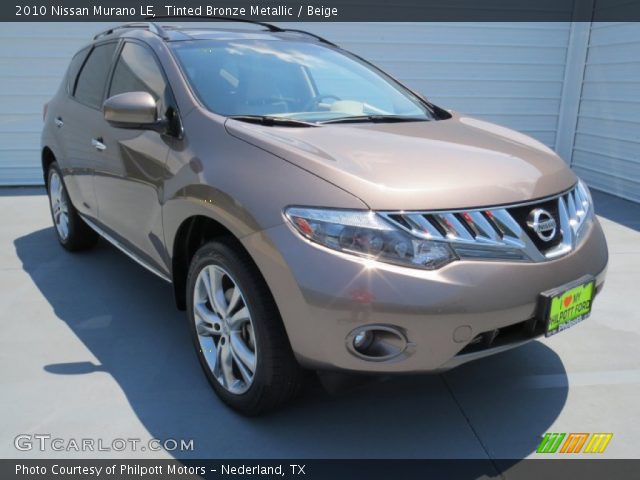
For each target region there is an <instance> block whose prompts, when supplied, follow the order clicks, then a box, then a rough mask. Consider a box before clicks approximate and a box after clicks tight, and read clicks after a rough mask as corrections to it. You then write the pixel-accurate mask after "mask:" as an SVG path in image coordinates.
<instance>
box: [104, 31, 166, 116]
mask: <svg viewBox="0 0 640 480" xmlns="http://www.w3.org/2000/svg"><path fill="white" fill-rule="evenodd" d="M165 91H166V83H165V81H164V77H163V76H162V72H161V71H160V67H159V66H158V64H157V63H156V61H155V59H154V58H153V53H152V52H151V51H150V50H148V49H147V48H146V47H143V46H142V45H138V44H137V43H126V44H125V45H124V48H123V49H122V53H121V54H120V58H119V59H118V63H116V68H115V70H114V72H113V79H112V80H111V88H110V90H109V97H111V96H113V95H117V94H119V93H126V92H148V93H150V94H151V95H152V96H153V98H154V99H155V100H156V101H159V102H160V104H161V105H160V111H162V109H163V108H162V103H163V102H164V100H165V93H166V92H165Z"/></svg>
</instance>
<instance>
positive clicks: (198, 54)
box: [42, 23, 607, 414]
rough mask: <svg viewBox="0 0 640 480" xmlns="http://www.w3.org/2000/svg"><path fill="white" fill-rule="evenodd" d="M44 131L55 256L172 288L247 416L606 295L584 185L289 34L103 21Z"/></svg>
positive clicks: (560, 166) (496, 340)
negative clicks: (322, 384) (99, 246)
mask: <svg viewBox="0 0 640 480" xmlns="http://www.w3.org/2000/svg"><path fill="white" fill-rule="evenodd" d="M44 120H45V126H44V131H43V134H42V167H43V170H44V175H45V179H46V184H47V188H48V192H49V197H50V205H51V213H52V217H53V221H54V224H55V231H56V232H57V236H58V239H59V241H60V243H61V244H62V246H63V247H65V248H66V249H68V250H72V251H75V250H81V249H85V248H88V247H91V246H92V245H93V244H95V242H96V240H97V238H98V236H102V237H104V238H105V239H107V240H108V241H110V242H111V243H113V244H114V245H115V246H116V247H118V248H120V249H121V250H123V251H124V252H125V253H126V254H127V255H129V256H130V257H131V258H133V259H134V260H136V261H137V262H139V263H140V264H142V265H143V266H145V267H146V268H148V269H149V270H151V271H152V272H154V273H156V274H157V275H159V276H160V277H162V278H164V279H166V280H167V281H169V282H172V283H173V285H174V289H175V297H176V300H177V305H178V308H180V309H186V310H187V316H188V319H189V324H190V327H191V331H192V335H193V341H194V343H195V347H196V350H197V354H198V357H199V360H200V363H201V364H202V367H203V369H204V372H205V374H206V375H207V377H208V379H209V381H210V382H211V384H212V386H213V388H214V389H215V391H216V392H217V393H218V395H219V396H220V397H221V398H222V399H223V400H224V401H225V402H226V403H227V404H228V405H230V406H231V407H233V408H235V409H237V410H239V411H241V412H243V413H245V414H256V413H258V412H261V411H264V410H265V409H268V408H272V407H275V406H277V405H279V404H281V403H282V402H284V401H285V400H287V399H289V398H290V397H292V396H293V395H294V394H295V392H296V391H297V389H298V386H299V385H300V383H301V379H302V378H303V374H302V372H303V369H316V370H339V371H351V372H372V373H400V372H427V371H435V370H442V369H447V368H451V367H453V366H456V365H459V364H461V363H463V362H466V361H469V360H472V359H476V358H479V357H483V356H486V355H489V354H492V353H496V352H500V351H503V350H506V349H508V348H512V347H514V346H517V345H520V344H522V343H524V342H526V341H528V340H531V339H532V338H535V337H538V336H542V335H546V336H549V335H552V334H555V333H557V332H561V331H562V330H565V329H566V328H568V327H570V326H572V325H574V324H576V323H578V322H580V321H581V320H583V319H584V318H586V317H587V316H588V315H589V313H590V310H591V306H592V301H593V298H594V297H595V295H596V293H597V292H598V291H599V290H600V289H601V287H602V284H603V282H604V276H605V269H606V265H607V245H606V242H605V238H604V235H603V233H602V229H601V227H600V225H599V223H598V221H597V219H596V218H595V216H594V210H593V204H592V201H591V196H590V194H589V190H588V188H587V187H586V185H585V184H584V183H582V182H581V181H580V180H579V179H578V178H577V177H576V176H575V175H574V174H573V173H572V172H571V170H570V169H569V168H568V167H567V165H566V164H565V163H564V162H563V161H562V160H561V159H560V158H559V157H558V156H557V155H556V154H555V153H553V152H552V151H551V150H550V149H548V148H547V147H545V146H543V145H542V144H541V143H539V142H538V141H536V140H533V139H531V138H529V137H527V136H525V135H522V134H520V133H517V132H514V131H512V130H508V129H506V128H502V127H498V126H496V125H493V124H491V123H487V122H485V121H482V120H478V119H475V118H471V117H468V116H465V115H461V114H458V113H452V112H448V111H445V110H443V109H441V108H438V107H437V106H435V105H433V104H431V103H430V102H428V101H427V100H426V99H424V98H423V97H421V96H419V95H418V94H416V93H414V92H412V91H411V90H409V89H408V88H407V87H405V86H403V85H402V84H400V83H398V82H397V81H396V80H394V79H393V78H391V77H390V76H388V75H386V74H385V73H383V72H382V71H380V70H378V69H377V68H375V67H373V66H372V65H370V64H369V63H367V62H366V61H364V60H362V59H361V58H359V57H357V56H355V55H353V54H350V53H348V52H346V51H344V50H342V49H340V48H338V47H337V46H335V45H333V44H332V43H330V42H329V41H327V40H324V39H322V38H319V37H316V36H314V35H311V34H309V33H306V32H301V31H293V30H285V29H281V28H279V27H276V26H272V25H268V24H257V25H251V26H249V27H246V28H244V29H242V30H238V29H229V28H227V29H224V28H216V29H203V28H198V27H197V26H196V27H190V28H178V27H169V26H165V27H163V26H160V25H158V24H154V23H149V24H129V25H124V26H121V27H117V28H113V29H111V30H108V31H106V32H103V33H101V34H99V35H97V36H96V37H95V38H94V40H93V42H92V43H91V44H89V45H88V46H86V47H85V48H83V49H82V50H80V51H79V52H78V53H77V54H76V55H75V56H74V57H73V60H72V61H71V64H70V66H69V69H68V73H67V75H66V78H65V80H64V82H63V84H62V85H61V87H60V89H59V90H58V92H57V94H56V95H55V97H54V98H53V99H52V100H51V101H50V102H49V103H48V105H47V106H46V107H45V115H44Z"/></svg>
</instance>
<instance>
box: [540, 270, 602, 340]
mask: <svg viewBox="0 0 640 480" xmlns="http://www.w3.org/2000/svg"><path fill="white" fill-rule="evenodd" d="M593 294H594V282H593V280H591V281H589V282H587V283H584V284H582V285H578V286H577V287H573V288H571V289H569V290H566V291H564V292H563V293H560V294H558V295H555V296H553V297H551V298H550V300H551V302H550V304H551V305H550V308H549V318H548V324H547V331H546V333H545V336H547V337H550V336H551V335H555V334H556V333H560V332H561V331H563V330H566V329H567V328H569V327H573V326H574V325H575V324H577V323H579V322H581V321H582V320H584V319H585V318H587V317H588V316H589V314H590V313H591V303H592V301H593Z"/></svg>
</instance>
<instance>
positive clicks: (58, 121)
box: [53, 117, 64, 128]
mask: <svg viewBox="0 0 640 480" xmlns="http://www.w3.org/2000/svg"><path fill="white" fill-rule="evenodd" d="M53 123H55V124H56V127H58V128H60V127H62V126H63V125H64V122H63V121H62V118H61V117H56V118H55V119H54V120H53Z"/></svg>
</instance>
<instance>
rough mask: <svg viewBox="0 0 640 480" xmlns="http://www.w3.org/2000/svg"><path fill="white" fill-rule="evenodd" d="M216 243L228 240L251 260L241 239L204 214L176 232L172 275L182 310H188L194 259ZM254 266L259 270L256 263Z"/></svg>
mask: <svg viewBox="0 0 640 480" xmlns="http://www.w3.org/2000/svg"><path fill="white" fill-rule="evenodd" d="M216 239H225V241H227V242H230V243H231V244H232V245H233V247H234V248H238V249H240V250H241V251H242V252H244V253H246V255H247V256H248V257H249V258H251V254H250V253H249V252H248V251H247V249H246V248H245V247H244V245H242V242H241V241H240V239H239V238H238V237H237V236H236V235H235V234H234V233H233V232H232V231H231V230H229V229H228V228H227V227H226V226H224V225H223V224H222V223H220V222H219V221H217V220H215V219H213V218H212V217H210V216H206V215H202V214H197V215H192V216H190V217H188V218H186V219H184V220H183V221H182V223H180V226H179V227H178V229H177V231H176V234H175V239H174V242H173V248H172V252H171V254H172V255H171V273H172V281H173V289H174V295H175V299H176V306H177V307H178V309H180V310H185V309H186V305H187V303H186V301H187V299H186V286H187V275H188V273H189V265H190V264H191V259H192V258H193V256H194V255H195V253H196V252H197V251H198V249H199V248H200V247H201V246H202V245H204V244H205V243H207V242H210V241H213V240H216ZM252 262H253V264H254V265H255V266H256V269H258V266H257V265H256V264H255V262H254V261H253V259H252ZM258 271H259V269H258ZM263 278H264V277H263Z"/></svg>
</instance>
